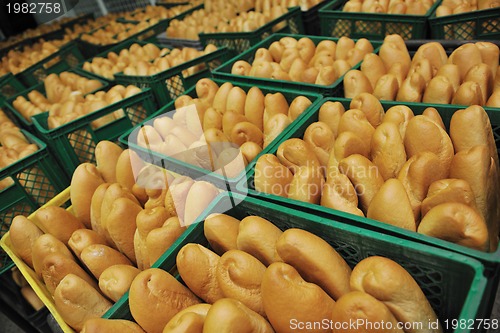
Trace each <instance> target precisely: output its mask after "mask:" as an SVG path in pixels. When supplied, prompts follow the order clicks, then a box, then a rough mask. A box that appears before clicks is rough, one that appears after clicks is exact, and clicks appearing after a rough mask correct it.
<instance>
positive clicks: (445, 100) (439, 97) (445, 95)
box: [422, 75, 455, 104]
mask: <svg viewBox="0 0 500 333" xmlns="http://www.w3.org/2000/svg"><path fill="white" fill-rule="evenodd" d="M454 93H455V91H454V88H453V85H452V83H451V82H450V80H449V79H448V78H447V77H446V76H443V75H437V76H435V77H433V78H432V79H431V80H430V81H429V83H428V85H427V88H426V89H425V92H424V96H423V98H422V102H424V103H430V104H433V103H437V104H450V103H451V100H452V98H453V94H454Z"/></svg>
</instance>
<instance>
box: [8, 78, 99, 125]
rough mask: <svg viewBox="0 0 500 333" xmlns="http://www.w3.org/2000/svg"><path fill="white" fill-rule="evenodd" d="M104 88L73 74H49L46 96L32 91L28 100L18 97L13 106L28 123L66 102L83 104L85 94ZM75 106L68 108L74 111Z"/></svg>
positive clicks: (97, 83)
mask: <svg viewBox="0 0 500 333" xmlns="http://www.w3.org/2000/svg"><path fill="white" fill-rule="evenodd" d="M100 87H102V83H101V82H99V81H97V80H93V79H88V78H86V77H83V76H80V75H78V74H75V73H71V72H62V73H60V74H59V75H58V74H49V75H48V76H47V77H46V78H45V80H44V88H45V95H44V94H42V93H41V92H39V91H38V90H36V89H33V90H32V91H30V92H29V93H28V95H27V97H28V99H26V98H25V97H23V96H18V97H17V98H16V99H15V100H14V101H13V102H12V106H13V107H14V108H15V109H16V110H17V111H19V113H20V114H21V115H22V116H23V117H24V118H25V119H26V120H28V121H31V117H32V116H34V115H37V114H39V113H42V112H45V111H49V110H52V109H57V108H60V107H61V106H62V105H63V104H64V103H66V102H73V103H77V102H81V101H83V100H84V94H88V93H90V92H92V91H95V90H97V89H99V88H100ZM73 106H74V105H72V106H71V107H70V106H68V107H67V108H68V110H69V111H73V110H72V108H73Z"/></svg>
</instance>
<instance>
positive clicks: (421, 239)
mask: <svg viewBox="0 0 500 333" xmlns="http://www.w3.org/2000/svg"><path fill="white" fill-rule="evenodd" d="M326 101H339V102H341V103H342V104H343V105H344V107H345V108H346V110H348V109H349V104H350V101H351V99H346V98H326V99H324V100H323V101H322V102H320V103H318V104H317V105H316V110H315V111H316V112H314V113H312V114H311V116H310V117H309V118H307V119H305V118H303V119H302V120H301V121H299V122H297V123H295V124H294V125H293V128H292V129H291V130H290V131H288V133H287V135H286V136H283V137H281V139H280V140H276V141H274V142H273V144H272V147H271V148H270V149H269V150H268V152H269V153H271V154H276V152H277V150H278V147H279V145H280V144H281V143H283V142H284V141H286V140H288V139H290V138H303V136H304V133H305V130H306V129H307V127H308V126H309V125H310V124H312V123H314V122H316V121H318V112H317V111H318V110H319V107H320V106H321V105H322V104H323V103H324V102H326ZM382 105H383V107H384V110H387V109H389V108H390V107H392V106H394V105H407V106H408V107H410V109H412V110H413V112H414V114H415V115H417V114H422V112H423V111H424V110H425V109H426V108H427V107H435V108H436V109H437V110H438V112H439V114H440V115H441V117H442V119H443V122H444V124H445V126H446V128H447V129H448V128H449V124H450V120H451V117H452V115H453V113H454V112H455V111H456V110H458V109H465V108H467V107H466V106H452V105H439V104H421V103H401V102H385V101H383V102H382ZM485 110H486V112H487V113H488V116H489V118H490V121H491V124H492V128H493V133H494V136H495V142H496V144H497V149H500V112H497V111H494V110H492V109H491V108H486V109H485ZM498 151H499V152H500V150H498ZM254 175H255V168H252V169H251V170H250V172H248V173H247V183H244V181H242V182H241V183H240V184H239V186H238V187H237V188H238V189H245V190H247V189H248V193H249V194H250V195H252V196H256V197H259V198H263V199H265V200H269V201H272V202H276V203H279V204H281V205H284V206H287V207H292V208H295V209H300V210H302V211H308V212H312V213H314V214H317V215H319V216H324V217H326V218H333V219H336V220H338V221H341V222H344V223H348V224H351V225H356V226H362V227H363V228H366V229H370V230H374V231H377V232H381V233H384V234H389V235H393V236H396V237H399V238H401V239H407V240H411V241H414V242H416V243H419V244H425V245H429V246H434V247H435V248H440V249H446V250H450V251H452V252H455V253H459V254H462V255H465V256H468V257H472V258H474V259H476V260H479V261H480V262H481V263H482V264H483V265H484V266H485V275H486V277H487V278H488V287H487V291H488V293H489V294H490V295H492V296H491V299H488V300H487V302H486V301H485V302H484V303H482V306H483V307H484V308H485V309H486V310H485V311H486V312H488V311H491V308H492V306H493V301H494V295H495V291H496V288H497V286H498V283H499V278H500V247H499V248H498V249H497V250H496V251H495V252H493V253H485V252H481V251H478V250H473V249H470V248H467V247H465V246H461V245H458V244H455V243H451V242H448V241H445V240H441V239H437V238H434V237H430V236H427V235H422V234H419V233H417V232H412V231H409V230H406V229H403V228H399V227H396V226H393V225H390V224H387V223H383V222H379V221H376V220H373V219H369V218H365V217H359V216H356V215H353V214H349V213H345V212H342V211H338V210H334V209H331V208H327V207H323V206H320V205H315V204H310V203H306V202H301V201H298V200H292V199H288V198H283V197H280V196H277V195H272V194H266V193H262V192H258V191H256V190H255V186H254Z"/></svg>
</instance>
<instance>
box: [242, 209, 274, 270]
mask: <svg viewBox="0 0 500 333" xmlns="http://www.w3.org/2000/svg"><path fill="white" fill-rule="evenodd" d="M281 234H282V231H281V230H280V229H279V228H278V227H276V226H275V225H274V224H272V223H271V222H269V221H268V220H266V219H264V218H262V217H259V216H247V217H245V218H244V219H243V220H241V222H240V225H239V231H238V237H237V239H236V245H237V246H238V250H242V251H245V252H247V253H249V254H251V255H253V256H254V257H255V258H257V259H258V260H260V261H261V262H262V263H263V264H264V265H266V266H269V265H270V264H271V263H273V262H276V261H282V260H281V258H280V257H279V255H278V254H277V253H276V241H277V240H278V238H279V237H280V236H281Z"/></svg>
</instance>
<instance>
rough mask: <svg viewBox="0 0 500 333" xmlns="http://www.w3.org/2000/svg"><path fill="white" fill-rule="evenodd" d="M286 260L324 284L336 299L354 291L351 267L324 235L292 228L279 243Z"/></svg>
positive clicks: (314, 280) (277, 247) (278, 250)
mask: <svg viewBox="0 0 500 333" xmlns="http://www.w3.org/2000/svg"><path fill="white" fill-rule="evenodd" d="M276 251H277V252H278V254H279V256H280V257H281V258H282V259H283V261H284V262H285V263H287V264H289V265H292V266H293V267H294V268H295V269H296V270H297V272H299V274H300V275H301V276H302V277H303V278H304V279H305V280H306V281H308V282H312V283H315V284H317V285H318V286H320V287H321V288H322V289H323V290H324V291H326V292H327V293H328V295H330V297H331V298H333V299H334V300H336V299H338V298H339V297H341V296H342V295H344V294H346V293H348V292H349V291H350V289H351V288H350V286H349V278H350V276H351V268H350V267H349V265H347V263H346V262H345V260H344V258H342V257H341V256H340V255H339V254H338V253H337V251H335V249H334V248H333V247H331V246H330V244H328V243H327V242H326V241H324V240H323V239H322V238H320V237H318V236H316V235H314V234H312V233H310V232H307V231H305V230H301V229H296V228H292V229H288V230H286V231H285V232H283V234H282V235H281V236H280V238H279V239H278V241H277V243H276Z"/></svg>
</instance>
